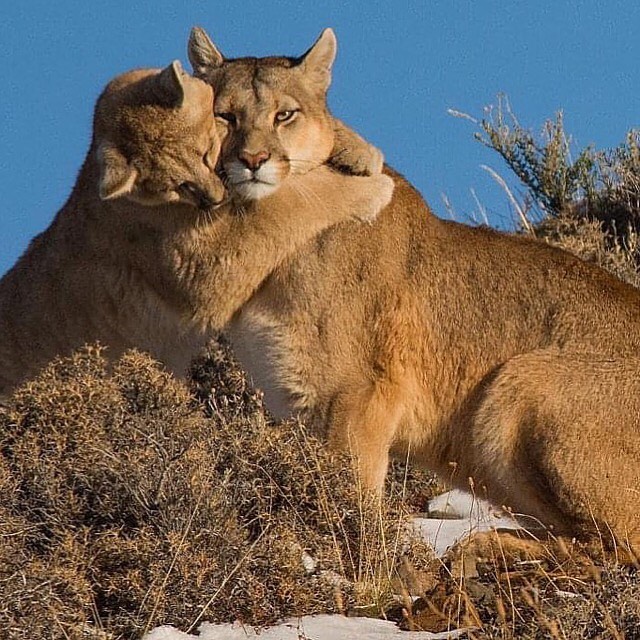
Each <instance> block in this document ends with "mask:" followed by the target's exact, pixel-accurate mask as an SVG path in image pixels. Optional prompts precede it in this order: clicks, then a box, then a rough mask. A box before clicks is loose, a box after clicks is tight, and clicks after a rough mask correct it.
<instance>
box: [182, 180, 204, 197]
mask: <svg viewBox="0 0 640 640" xmlns="http://www.w3.org/2000/svg"><path fill="white" fill-rule="evenodd" d="M178 191H181V192H182V193H187V194H189V195H191V196H195V197H199V196H200V193H201V191H200V187H198V186H197V185H196V184H194V183H193V182H183V183H181V184H180V185H178Z"/></svg>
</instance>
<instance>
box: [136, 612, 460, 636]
mask: <svg viewBox="0 0 640 640" xmlns="http://www.w3.org/2000/svg"><path fill="white" fill-rule="evenodd" d="M198 631H199V635H198V636H192V635H189V634H187V633H184V632H182V631H178V630H177V629H174V628H173V627H157V628H156V629H154V630H153V631H151V632H150V633H148V634H146V635H145V636H144V637H143V639H142V640H194V639H195V638H197V639H198V640H247V638H259V639H260V640H394V639H397V640H401V639H404V640H448V639H449V638H451V639H453V638H461V637H464V634H465V633H466V632H465V631H464V630H456V631H449V632H443V633H429V632H428V631H401V630H400V629H399V628H398V627H397V626H396V624H395V623H393V622H387V621H386V620H376V619H374V618H347V617H345V616H341V615H329V614H324V615H317V616H304V617H302V618H298V619H291V620H286V621H284V622H281V623H280V624H279V625H276V626H274V627H268V628H266V629H259V630H256V629H253V628H252V627H245V626H242V625H240V624H237V623H235V624H209V623H206V622H205V623H203V624H202V625H201V626H200V628H199V629H198Z"/></svg>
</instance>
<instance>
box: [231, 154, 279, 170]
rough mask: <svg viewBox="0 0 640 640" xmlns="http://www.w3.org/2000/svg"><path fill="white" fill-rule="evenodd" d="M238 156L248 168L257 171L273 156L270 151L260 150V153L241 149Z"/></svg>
mask: <svg viewBox="0 0 640 640" xmlns="http://www.w3.org/2000/svg"><path fill="white" fill-rule="evenodd" d="M238 157H239V158H240V160H241V162H242V163H243V164H244V165H245V166H246V167H247V168H248V169H251V171H256V170H257V169H259V168H260V167H261V166H262V165H263V164H264V163H265V162H266V161H267V160H268V159H269V158H270V157H271V154H270V153H269V152H268V151H258V153H249V152H248V151H241V152H240V153H239V154H238Z"/></svg>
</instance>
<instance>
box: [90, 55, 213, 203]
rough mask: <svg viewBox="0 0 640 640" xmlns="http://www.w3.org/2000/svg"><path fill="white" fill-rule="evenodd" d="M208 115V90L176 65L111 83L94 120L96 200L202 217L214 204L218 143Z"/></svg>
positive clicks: (138, 72) (127, 75) (139, 72)
mask: <svg viewBox="0 0 640 640" xmlns="http://www.w3.org/2000/svg"><path fill="white" fill-rule="evenodd" d="M212 109H213V91H212V89H211V87H210V86H209V85H207V84H206V83H204V82H202V81H201V80H198V79H196V78H193V77H191V76H189V75H188V74H186V73H185V72H184V71H183V70H182V67H181V66H180V63H179V62H178V61H175V62H173V63H172V64H170V65H169V66H168V67H166V68H165V69H162V70H158V69H140V70H136V71H130V72H128V73H125V74H122V75H121V76H118V77H117V78H116V79H114V80H113V81H111V82H110V83H109V84H108V85H107V87H106V89H105V90H104V92H103V93H102V95H101V96H100V98H99V99H98V102H97V105H96V110H95V115H94V140H93V145H92V152H93V153H95V154H96V160H97V164H98V171H99V179H98V185H99V195H100V198H101V199H102V200H112V199H115V198H128V199H130V200H133V201H134V202H137V203H140V204H143V205H147V206H156V205H160V204H166V203H183V204H188V205H191V206H194V207H197V208H199V209H203V210H209V209H212V208H213V207H215V206H216V205H218V204H220V202H221V201H222V200H223V197H224V187H223V184H222V181H221V180H220V178H219V177H218V176H217V175H216V173H215V165H216V162H217V160H218V156H219V152H220V137H219V135H218V132H217V130H216V123H215V119H214V117H213V113H212Z"/></svg>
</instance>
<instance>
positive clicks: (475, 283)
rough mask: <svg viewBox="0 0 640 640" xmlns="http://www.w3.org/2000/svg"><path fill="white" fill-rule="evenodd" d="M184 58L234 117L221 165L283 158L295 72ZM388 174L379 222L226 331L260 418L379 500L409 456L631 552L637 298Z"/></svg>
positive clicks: (322, 239)
mask: <svg viewBox="0 0 640 640" xmlns="http://www.w3.org/2000/svg"><path fill="white" fill-rule="evenodd" d="M194 41H195V42H196V44H197V46H195V47H194V46H193V43H194ZM190 57H191V60H192V62H193V63H194V66H195V67H196V71H197V72H198V73H199V75H200V77H203V78H204V79H206V80H207V81H208V82H210V83H211V84H212V86H213V87H214V90H215V91H216V95H217V100H218V103H217V104H218V105H224V106H225V107H224V108H225V109H231V110H232V109H233V107H234V105H235V106H238V105H242V113H243V114H244V115H243V118H244V119H243V122H242V123H240V124H238V125H237V127H236V128H235V130H234V131H232V132H231V133H230V134H229V135H230V138H231V139H230V140H227V142H226V145H225V149H224V150H223V155H225V156H226V159H223V162H232V161H233V160H234V158H235V157H237V155H238V153H239V152H241V151H242V149H243V148H244V147H243V145H246V140H247V139H248V137H249V136H258V137H259V136H263V138H262V140H263V141H262V142H261V143H260V144H261V145H263V146H265V148H266V147H267V146H268V145H273V148H277V147H278V145H282V139H283V135H284V134H283V133H282V132H280V131H279V130H278V128H277V127H276V128H274V127H267V126H266V125H265V124H264V123H265V122H267V120H268V119H269V117H272V115H273V113H275V112H277V111H278V109H280V108H281V104H282V103H283V102H284V103H286V100H285V99H284V98H283V93H284V94H288V93H290V92H291V91H292V89H291V87H292V86H293V87H295V85H296V82H297V78H296V74H297V73H298V70H299V67H298V66H296V65H298V64H299V61H297V62H296V61H294V62H293V63H292V62H291V60H290V59H280V58H266V59H253V58H250V59H237V60H225V59H224V58H223V57H222V56H221V55H220V54H219V53H218V52H217V50H216V49H215V47H213V45H212V44H211V42H210V41H209V40H208V38H207V37H206V34H204V32H202V31H201V30H197V31H196V32H195V35H193V36H192V49H191V56H190ZM248 87H254V89H255V90H254V91H253V92H249V91H248V89H247V88H248ZM316 100H317V103H318V104H317V106H316V108H317V109H320V110H321V109H322V108H324V93H323V92H318V93H317V94H316ZM270 114H271V115H270ZM302 126H304V124H303V125H302ZM255 128H257V130H258V131H257V132H256V131H255V130H254V129H255ZM297 136H299V137H303V132H301V131H299V132H297ZM234 140H235V142H234ZM288 153H289V154H292V151H291V150H289V151H288ZM322 161H323V158H322V157H321V156H318V157H317V158H315V162H322ZM387 173H388V174H389V175H390V176H392V177H393V179H394V181H395V190H394V195H393V198H392V201H391V203H390V205H389V206H387V207H386V208H385V209H384V210H383V211H382V213H381V214H380V215H379V216H378V217H377V219H376V220H375V222H374V223H373V224H372V225H370V226H368V227H367V228H365V229H363V230H362V232H360V231H358V232H355V230H354V229H353V228H351V227H348V226H345V225H339V226H336V227H333V228H331V229H328V230H327V231H325V232H324V233H323V234H321V235H320V236H318V237H316V238H315V239H314V240H312V241H310V242H309V243H308V244H307V245H306V246H305V247H304V248H302V249H301V250H300V251H299V252H298V253H297V254H296V255H294V256H292V257H290V258H289V259H288V260H286V261H285V262H284V263H283V264H282V265H281V266H280V267H279V268H278V269H277V270H276V271H274V273H273V274H272V275H271V276H270V277H269V279H268V280H267V281H266V283H265V284H263V286H262V287H261V288H260V289H259V290H258V291H257V292H256V294H255V295H254V296H253V297H252V298H251V300H250V301H249V302H248V303H247V304H246V305H244V307H243V308H242V311H241V313H240V314H239V315H237V316H236V317H235V318H234V320H233V322H232V324H231V336H232V339H233V342H234V346H235V347H236V349H237V353H238V354H239V356H240V359H241V361H242V362H243V364H244V366H245V367H246V368H247V369H248V370H249V372H250V373H251V374H252V375H253V377H254V380H255V382H256V383H257V384H258V385H259V386H262V387H263V388H264V390H265V393H266V400H267V404H268V405H270V406H271V407H272V408H273V409H274V410H275V411H276V412H278V413H283V414H286V413H290V412H293V413H300V414H303V415H305V416H306V417H307V418H308V420H309V421H311V422H312V423H313V424H314V425H315V426H316V427H317V429H318V431H320V432H322V433H324V434H325V435H326V437H327V438H328V440H329V441H330V442H331V443H333V444H334V446H338V447H341V448H350V449H351V451H352V452H353V453H354V454H355V455H356V458H357V460H358V463H359V467H360V472H361V476H362V479H363V481H364V483H365V484H366V485H367V486H369V487H370V488H372V489H374V490H377V491H381V489H382V483H383V480H384V477H385V474H386V469H387V464H388V459H389V454H390V453H396V454H399V455H400V456H402V457H404V456H405V455H407V453H408V454H409V455H410V457H411V458H412V459H413V460H416V461H418V462H420V463H422V464H424V465H426V466H427V467H429V468H430V469H432V470H434V471H436V472H438V473H439V474H440V475H441V476H442V477H444V478H445V479H447V480H451V481H452V482H453V484H454V485H456V486H459V487H462V488H468V486H469V485H468V479H469V478H473V479H474V485H475V488H476V491H477V492H478V493H480V494H482V495H487V496H488V497H489V498H490V499H493V500H494V501H496V502H498V503H502V504H506V505H507V506H508V507H510V508H512V509H513V510H514V511H515V512H518V513H522V514H526V515H527V516H530V517H531V518H533V519H537V520H539V521H540V522H541V523H542V524H543V525H546V526H552V527H553V528H554V530H555V531H556V532H557V533H570V534H574V533H584V532H588V533H594V532H595V531H597V530H599V531H600V532H602V533H603V534H604V535H605V537H607V538H608V539H611V537H612V536H613V538H615V539H617V540H618V541H620V542H625V541H626V542H630V543H632V544H633V545H635V547H636V549H640V429H639V424H638V421H639V419H640V418H639V416H640V394H639V393H638V392H639V391H640V382H638V380H639V376H638V374H639V373H640V360H639V359H638V358H639V357H640V292H639V291H637V290H636V289H634V288H632V287H630V286H628V285H625V284H623V283H622V282H620V281H618V280H616V279H615V278H614V277H612V276H610V275H608V274H607V273H605V272H604V271H602V270H600V269H598V268H597V267H595V266H591V265H589V264H586V263H584V262H582V261H580V260H579V259H577V258H575V257H573V256H571V255H569V254H567V253H565V252H563V251H561V250H559V249H555V248H552V247H550V246H547V245H546V244H543V243H540V242H536V241H534V240H531V239H528V238H524V237H518V236H513V235H505V234H501V233H498V232H496V231H493V230H489V229H486V228H470V227H468V226H464V225H461V224H457V223H454V222H446V221H443V220H440V219H438V218H437V217H435V216H434V215H432V213H431V211H430V210H429V209H428V207H427V206H426V205H425V203H424V202H423V200H422V198H421V197H420V195H419V194H418V193H417V192H416V191H415V190H414V189H413V188H412V187H411V185H409V184H408V183H407V181H406V180H404V179H403V178H402V176H400V175H399V174H397V173H395V172H394V171H392V170H391V169H387ZM286 183H287V179H286V178H285V179H283V182H282V185H283V186H284V185H286ZM527 522H528V523H529V524H530V523H531V522H532V520H528V521H527Z"/></svg>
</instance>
